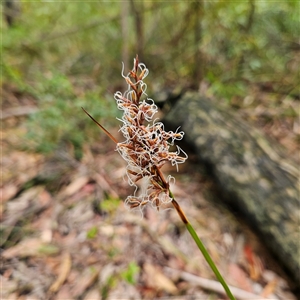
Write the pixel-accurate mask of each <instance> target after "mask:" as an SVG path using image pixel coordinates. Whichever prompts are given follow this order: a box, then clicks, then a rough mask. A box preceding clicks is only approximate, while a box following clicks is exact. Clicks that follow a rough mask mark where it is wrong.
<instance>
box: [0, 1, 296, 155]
mask: <svg viewBox="0 0 300 300" xmlns="http://www.w3.org/2000/svg"><path fill="white" fill-rule="evenodd" d="M2 10H4V12H3V14H4V16H6V18H3V20H2V22H1V31H2V33H3V39H2V50H3V51H2V58H1V64H2V70H3V73H2V81H3V82H2V84H3V87H4V90H6V89H8V90H9V89H16V90H18V92H19V93H29V94H30V95H32V96H33V97H34V99H35V104H36V105H37V106H38V107H39V112H37V113H35V114H32V115H31V117H30V118H29V120H28V121H27V122H26V126H27V128H28V134H27V140H25V141H23V143H22V144H23V145H25V146H26V147H31V148H32V147H33V148H34V149H35V150H38V151H42V152H51V151H53V150H54V149H55V147H56V146H57V144H58V142H59V141H60V140H61V139H63V138H64V137H66V136H67V137H68V139H69V141H71V142H72V143H73V144H74V145H75V146H76V147H79V148H80V147H81V145H82V143H83V142H84V141H85V142H86V141H87V140H88V139H92V140H93V139H94V138H96V137H97V136H98V135H97V134H96V132H97V131H98V128H96V126H94V124H91V122H90V121H89V120H88V119H87V118H86V116H85V115H84V114H83V113H82V111H81V109H80V107H81V106H84V107H85V108H86V109H87V110H88V111H90V112H91V113H92V114H93V115H94V116H95V117H96V118H97V119H98V120H101V119H102V120H101V122H103V123H104V124H106V126H109V124H112V123H111V122H114V116H115V115H116V111H115V108H114V107H115V106H114V100H113V93H114V92H115V91H116V90H119V89H122V88H123V87H122V78H121V76H120V71H121V62H122V61H124V63H125V66H126V70H128V69H129V68H131V66H132V59H133V57H134V56H135V54H136V53H138V54H139V57H140V60H141V61H143V62H145V63H146V65H147V66H148V68H149V69H150V71H151V73H150V77H149V81H148V83H149V85H150V86H149V88H148V92H149V93H150V96H151V92H152V93H159V92H160V91H161V90H167V89H170V90H173V89H183V88H193V89H198V88H199V87H201V88H202V90H204V91H205V92H206V93H207V94H208V95H211V96H213V97H216V98H218V99H220V101H225V102H226V103H229V104H230V105H231V106H232V107H234V108H241V107H250V108H251V107H257V106H258V104H259V102H260V100H261V99H259V96H257V93H256V92H257V91H258V90H259V91H268V92H269V93H270V94H269V100H268V103H267V104H266V105H267V106H268V107H271V108H272V107H276V106H277V107H278V106H280V105H281V103H282V101H283V100H284V99H286V97H291V98H293V99H298V97H299V95H298V94H297V93H298V90H297V88H298V87H297V85H296V84H297V76H298V67H299V50H300V45H299V42H298V37H299V36H298V34H299V1H279V2H276V5H275V4H274V3H273V2H271V1H255V0H247V1H246V0H245V1H243V0H241V1H195V2H184V1H178V2H174V1H164V2H160V1H128V2H123V3H119V2H109V3H108V2H102V1H98V2H85V1H82V2H76V3H69V2H60V1H58V2H57V1H53V2H44V1H34V2H31V1H24V2H23V1H21V3H20V5H19V13H16V11H15V10H11V9H7V8H5V7H3V5H2ZM10 16H14V17H15V18H14V19H13V21H12V23H11V25H9V24H8V22H6V20H7V18H9V17H10ZM298 79H299V77H298ZM249 95H250V96H251V97H250V98H249V97H247V96H249ZM4 104H5V103H4ZM4 108H5V105H4ZM280 114H290V115H292V116H295V111H293V110H291V108H290V107H285V108H284V109H283V110H281V111H280ZM78 153H79V154H78V155H79V157H80V151H79V152H78Z"/></svg>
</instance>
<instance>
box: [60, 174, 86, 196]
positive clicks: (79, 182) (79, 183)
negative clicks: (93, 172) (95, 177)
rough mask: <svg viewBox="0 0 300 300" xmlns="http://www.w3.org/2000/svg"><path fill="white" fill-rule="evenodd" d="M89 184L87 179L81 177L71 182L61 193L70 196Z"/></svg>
mask: <svg viewBox="0 0 300 300" xmlns="http://www.w3.org/2000/svg"><path fill="white" fill-rule="evenodd" d="M88 182H89V177H87V176H82V177H78V178H76V179H75V180H74V181H72V182H71V183H70V184H69V185H68V186H67V187H66V188H65V189H64V190H63V191H62V192H61V193H62V195H64V196H72V195H74V194H75V193H76V192H78V191H79V190H80V189H81V188H82V187H83V186H85V185H86V184H87V183H88Z"/></svg>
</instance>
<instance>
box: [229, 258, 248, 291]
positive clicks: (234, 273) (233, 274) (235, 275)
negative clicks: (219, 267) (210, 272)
mask: <svg viewBox="0 0 300 300" xmlns="http://www.w3.org/2000/svg"><path fill="white" fill-rule="evenodd" d="M228 273H229V276H230V278H232V279H233V280H234V282H235V283H236V285H237V286H238V287H239V288H241V289H243V290H245V291H248V292H253V290H252V287H251V282H250V280H249V277H248V276H247V274H246V273H245V272H244V271H243V270H242V269H241V268H240V267H239V266H238V265H237V264H233V263H231V264H229V266H228Z"/></svg>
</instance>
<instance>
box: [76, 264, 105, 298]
mask: <svg viewBox="0 0 300 300" xmlns="http://www.w3.org/2000/svg"><path fill="white" fill-rule="evenodd" d="M98 275H99V270H97V269H95V268H86V269H85V270H84V271H83V272H82V273H81V274H80V278H79V280H78V281H77V283H76V285H75V287H74V289H73V290H72V291H71V296H72V297H73V298H78V297H80V296H81V295H82V294H83V293H84V292H85V291H86V290H87V289H88V288H89V287H90V286H91V285H92V284H93V283H94V282H95V281H96V279H97V278H98Z"/></svg>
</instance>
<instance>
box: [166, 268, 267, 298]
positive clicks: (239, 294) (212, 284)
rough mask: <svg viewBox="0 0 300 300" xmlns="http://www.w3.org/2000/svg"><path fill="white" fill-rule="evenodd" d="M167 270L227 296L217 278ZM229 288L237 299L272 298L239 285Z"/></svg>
mask: <svg viewBox="0 0 300 300" xmlns="http://www.w3.org/2000/svg"><path fill="white" fill-rule="evenodd" d="M165 269H166V271H168V272H172V273H173V274H175V275H176V276H178V277H180V278H181V279H183V280H185V281H188V282H190V283H192V284H196V285H198V286H200V287H201V288H203V289H205V290H209V291H212V292H215V293H218V294H222V295H224V296H226V293H225V290H224V288H223V287H222V285H221V283H220V282H218V281H215V280H211V279H206V278H202V277H199V276H196V275H193V274H190V273H188V272H184V271H178V270H175V269H172V268H169V267H165ZM229 288H230V290H231V292H232V294H234V296H235V298H236V299H241V300H243V299H248V300H250V299H251V300H255V299H257V300H266V299H270V298H264V297H262V296H261V295H256V294H253V293H250V292H247V291H244V290H242V289H239V288H237V287H234V286H230V285H229Z"/></svg>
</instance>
